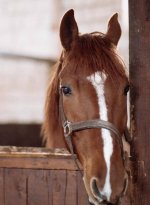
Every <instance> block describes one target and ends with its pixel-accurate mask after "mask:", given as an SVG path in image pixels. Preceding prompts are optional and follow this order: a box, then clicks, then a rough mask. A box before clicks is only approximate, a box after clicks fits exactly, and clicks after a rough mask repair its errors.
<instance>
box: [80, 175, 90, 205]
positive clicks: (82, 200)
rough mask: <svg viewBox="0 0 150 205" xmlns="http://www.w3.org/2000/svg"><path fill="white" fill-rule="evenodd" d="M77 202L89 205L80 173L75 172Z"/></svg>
mask: <svg viewBox="0 0 150 205" xmlns="http://www.w3.org/2000/svg"><path fill="white" fill-rule="evenodd" d="M77 190H78V204H79V205H80V204H82V205H89V201H88V196H87V193H86V190H85V187H84V184H83V180H82V176H81V173H80V172H79V171H78V172H77Z"/></svg>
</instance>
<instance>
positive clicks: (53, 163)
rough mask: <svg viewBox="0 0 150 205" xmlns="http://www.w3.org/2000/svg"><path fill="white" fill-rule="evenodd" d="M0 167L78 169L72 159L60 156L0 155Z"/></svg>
mask: <svg viewBox="0 0 150 205" xmlns="http://www.w3.org/2000/svg"><path fill="white" fill-rule="evenodd" d="M0 167H4V168H25V169H57V170H61V169H64V170H77V169H78V168H77V167H76V165H75V163H74V161H73V160H72V159H65V158H63V157H60V158H55V157H54V158H49V157H47V158H38V157H36V158H29V157H28V158H22V157H20V158H19V157H17V158H13V157H12V158H11V157H0Z"/></svg>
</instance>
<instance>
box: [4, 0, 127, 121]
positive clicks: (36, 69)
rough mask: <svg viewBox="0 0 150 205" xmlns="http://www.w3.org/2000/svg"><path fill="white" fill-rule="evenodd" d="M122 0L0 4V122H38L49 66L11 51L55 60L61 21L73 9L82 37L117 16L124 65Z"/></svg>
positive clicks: (18, 0)
mask: <svg viewBox="0 0 150 205" xmlns="http://www.w3.org/2000/svg"><path fill="white" fill-rule="evenodd" d="M126 4H127V1H126V0H122V1H121V0H105V1H103V0H86V1H80V0H72V1H70V0H36V1H35V0H0V65H1V66H0V123H8V122H20V123H21V122H23V123H29V122H42V120H43V107H44V99H45V92H46V87H47V82H48V76H49V75H48V73H49V64H47V62H43V61H32V60H27V59H26V60H25V59H22V60H21V59H20V60H17V59H16V58H15V59H13V58H4V57H3V56H2V55H1V53H12V54H15V53H17V54H19V55H27V56H33V57H36V58H37V57H39V58H43V59H44V58H51V59H57V58H58V56H59V55H60V51H61V45H60V41H59V30H58V28H59V23H60V19H61V17H62V15H63V14H64V12H65V11H67V10H68V9H70V8H74V10H75V17H76V20H77V22H78V25H79V29H80V31H81V32H82V33H85V32H92V31H95V30H96V31H97V30H98V31H103V32H105V31H106V29H107V21H108V19H109V18H110V17H111V15H112V14H114V13H116V12H118V13H119V20H120V23H121V25H122V29H123V38H122V39H121V41H120V44H119V49H120V52H121V54H122V56H123V57H124V58H125V61H126V63H127V62H128V24H127V22H128V19H127V18H128V13H127V7H126V9H125V6H124V5H126Z"/></svg>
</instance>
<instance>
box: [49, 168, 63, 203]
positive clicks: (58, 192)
mask: <svg viewBox="0 0 150 205" xmlns="http://www.w3.org/2000/svg"><path fill="white" fill-rule="evenodd" d="M51 177H52V204H53V205H65V194H66V171H65V170H60V171H58V170H52V171H51Z"/></svg>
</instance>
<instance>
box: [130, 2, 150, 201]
mask: <svg viewBox="0 0 150 205" xmlns="http://www.w3.org/2000/svg"><path fill="white" fill-rule="evenodd" d="M129 24H130V26H129V56H130V57H129V60H130V81H131V85H132V89H131V131H132V132H131V133H132V137H133V143H132V146H131V148H132V160H133V165H134V167H133V168H134V175H133V183H134V205H147V204H149V201H150V194H149V192H150V1H149V0H131V1H129Z"/></svg>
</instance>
